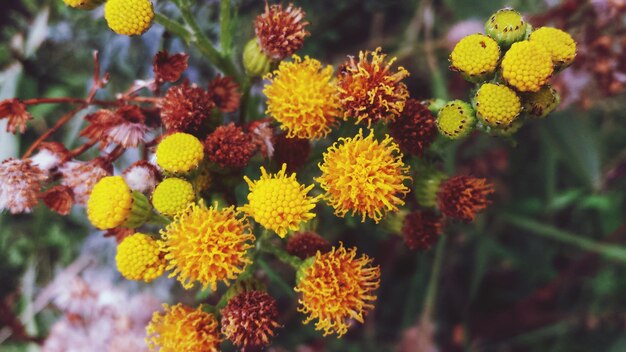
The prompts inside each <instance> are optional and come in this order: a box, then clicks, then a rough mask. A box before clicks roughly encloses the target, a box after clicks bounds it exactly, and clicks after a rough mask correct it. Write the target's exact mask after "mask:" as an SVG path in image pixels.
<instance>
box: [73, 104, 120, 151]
mask: <svg viewBox="0 0 626 352" xmlns="http://www.w3.org/2000/svg"><path fill="white" fill-rule="evenodd" d="M85 120H86V121H87V122H88V123H89V124H88V125H87V127H85V128H84V129H83V130H82V131H81V132H80V135H81V136H82V137H85V138H87V139H89V140H90V141H98V142H100V148H105V147H106V146H107V145H108V143H109V138H108V137H109V136H108V131H109V129H110V128H111V127H113V126H115V125H116V124H117V123H118V122H119V117H118V116H117V115H116V114H115V113H114V112H113V111H111V110H106V109H100V110H98V111H96V112H94V113H92V114H89V115H87V116H85Z"/></svg>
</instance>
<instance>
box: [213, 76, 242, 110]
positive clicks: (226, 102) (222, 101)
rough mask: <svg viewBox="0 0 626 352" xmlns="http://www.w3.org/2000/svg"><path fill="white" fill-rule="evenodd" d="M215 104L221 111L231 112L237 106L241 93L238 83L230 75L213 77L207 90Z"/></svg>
mask: <svg viewBox="0 0 626 352" xmlns="http://www.w3.org/2000/svg"><path fill="white" fill-rule="evenodd" d="M207 91H208V92H209V95H210V96H211V99H212V100H213V101H214V102H215V105H217V107H218V108H219V109H220V110H221V111H222V112H233V111H235V110H237V109H238V108H239V102H240V101H241V93H239V85H238V84H237V82H235V81H234V80H233V79H232V78H230V77H222V76H217V77H215V78H214V79H213V80H212V81H211V83H209V89H208V90H207Z"/></svg>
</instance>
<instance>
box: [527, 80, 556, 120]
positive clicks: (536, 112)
mask: <svg viewBox="0 0 626 352" xmlns="http://www.w3.org/2000/svg"><path fill="white" fill-rule="evenodd" d="M560 101H561V97H560V96H559V93H558V92H557V91H556V89H554V88H553V87H552V86H550V85H549V84H546V85H545V86H543V87H542V88H541V89H540V90H539V91H537V92H534V93H527V94H524V95H523V96H522V102H523V103H522V105H523V107H524V110H525V111H526V112H527V113H529V114H530V115H532V116H535V117H546V116H548V114H549V113H551V112H552V111H554V109H556V107H557V106H559V102H560Z"/></svg>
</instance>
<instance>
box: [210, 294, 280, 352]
mask: <svg viewBox="0 0 626 352" xmlns="http://www.w3.org/2000/svg"><path fill="white" fill-rule="evenodd" d="M221 313H222V334H224V336H226V338H227V339H229V340H230V341H232V342H233V344H235V346H237V347H239V348H241V349H242V351H249V350H256V349H259V348H262V347H265V346H267V345H269V343H270V339H271V338H272V337H274V335H275V334H276V333H275V331H274V330H276V328H278V327H280V324H279V323H278V307H277V304H276V300H275V299H274V298H273V297H272V296H270V295H269V294H268V293H267V292H262V291H243V292H241V293H239V294H237V295H236V296H234V297H232V298H231V299H230V300H228V304H226V307H224V309H222V311H221Z"/></svg>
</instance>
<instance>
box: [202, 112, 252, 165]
mask: <svg viewBox="0 0 626 352" xmlns="http://www.w3.org/2000/svg"><path fill="white" fill-rule="evenodd" d="M204 146H205V148H206V152H207V155H208V157H209V160H211V161H212V162H214V163H216V164H218V165H219V166H221V167H233V168H242V167H245V166H246V165H248V162H249V161H250V158H252V157H253V156H254V153H255V152H256V149H257V148H256V144H255V143H254V142H253V141H252V136H251V134H249V133H246V132H244V130H243V129H242V128H241V127H239V126H236V125H235V124H234V123H232V122H231V123H230V124H228V125H225V126H220V127H218V128H216V129H215V131H213V133H211V134H210V135H209V136H208V137H207V139H206V140H205V141H204Z"/></svg>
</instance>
